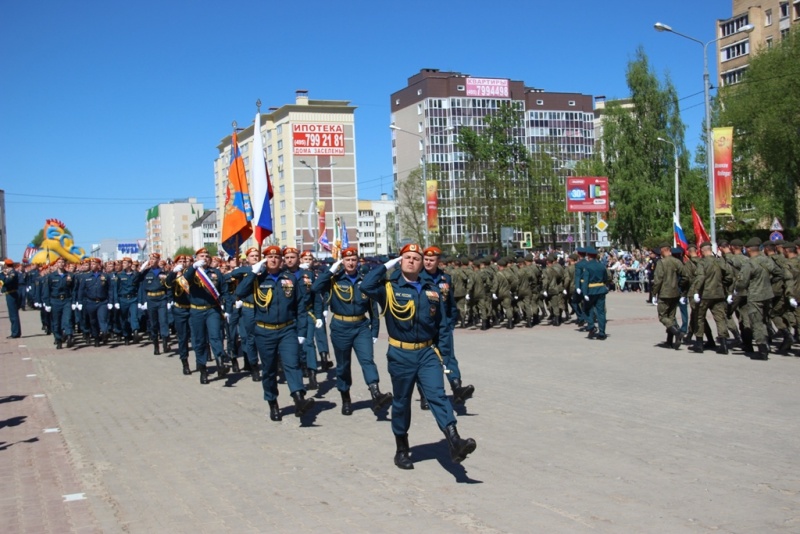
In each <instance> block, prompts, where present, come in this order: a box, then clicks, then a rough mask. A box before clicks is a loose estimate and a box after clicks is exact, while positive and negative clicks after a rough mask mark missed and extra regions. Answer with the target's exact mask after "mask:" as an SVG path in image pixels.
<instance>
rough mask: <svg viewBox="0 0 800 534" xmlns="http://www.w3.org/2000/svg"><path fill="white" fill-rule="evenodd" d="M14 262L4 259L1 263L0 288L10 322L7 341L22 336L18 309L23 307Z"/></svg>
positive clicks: (20, 287)
mask: <svg viewBox="0 0 800 534" xmlns="http://www.w3.org/2000/svg"><path fill="white" fill-rule="evenodd" d="M15 267H16V265H14V261H13V260H11V259H9V258H6V259H5V260H4V261H3V272H2V274H0V288H2V291H3V293H5V295H6V306H7V307H8V319H9V321H10V322H11V335H10V336H8V338H9V339H15V338H18V337H21V336H22V326H21V325H20V322H19V309H20V308H21V307H22V305H23V302H22V301H23V298H22V293H21V292H20V291H21V290H22V287H23V286H20V277H19V273H18V272H17V270H16V269H15Z"/></svg>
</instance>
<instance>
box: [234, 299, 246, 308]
mask: <svg viewBox="0 0 800 534" xmlns="http://www.w3.org/2000/svg"><path fill="white" fill-rule="evenodd" d="M243 305H244V302H242V301H241V300H237V301H236V302H235V303H234V305H233V306H234V307H235V308H236V309H237V310H238V309H239V308H241V307H242V306H243Z"/></svg>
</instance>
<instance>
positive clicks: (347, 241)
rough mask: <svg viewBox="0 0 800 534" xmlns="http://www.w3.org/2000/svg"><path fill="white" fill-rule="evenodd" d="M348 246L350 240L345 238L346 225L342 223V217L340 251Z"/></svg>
mask: <svg viewBox="0 0 800 534" xmlns="http://www.w3.org/2000/svg"><path fill="white" fill-rule="evenodd" d="M349 246H350V238H349V237H348V236H347V225H346V224H345V223H344V217H342V250H344V249H346V248H347V247H349Z"/></svg>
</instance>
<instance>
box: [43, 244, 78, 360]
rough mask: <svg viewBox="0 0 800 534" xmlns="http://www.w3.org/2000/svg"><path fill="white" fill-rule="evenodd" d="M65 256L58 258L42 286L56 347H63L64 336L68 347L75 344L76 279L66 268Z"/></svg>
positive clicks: (44, 302) (45, 307)
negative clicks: (73, 316)
mask: <svg viewBox="0 0 800 534" xmlns="http://www.w3.org/2000/svg"><path fill="white" fill-rule="evenodd" d="M65 263H66V262H65V260H64V258H58V259H57V260H56V263H55V265H54V269H53V271H52V272H51V273H50V274H48V275H47V277H46V278H45V280H44V283H43V286H42V304H44V309H45V311H47V312H48V313H51V316H50V317H51V321H52V323H51V324H52V328H51V329H52V332H53V337H54V338H55V340H56V349H60V348H62V342H63V341H64V338H66V341H67V348H71V347H72V346H73V345H75V339H74V338H73V336H72V307H71V305H72V290H73V288H74V287H75V280H74V277H73V275H72V273H70V272H68V271H67V270H66V269H65Z"/></svg>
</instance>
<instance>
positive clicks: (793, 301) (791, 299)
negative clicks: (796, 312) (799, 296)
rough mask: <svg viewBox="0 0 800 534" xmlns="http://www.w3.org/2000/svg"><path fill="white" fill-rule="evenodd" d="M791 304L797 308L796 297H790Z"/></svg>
mask: <svg viewBox="0 0 800 534" xmlns="http://www.w3.org/2000/svg"><path fill="white" fill-rule="evenodd" d="M789 304H791V306H792V308H796V307H797V300H796V299H795V298H794V297H792V298H790V299H789Z"/></svg>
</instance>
